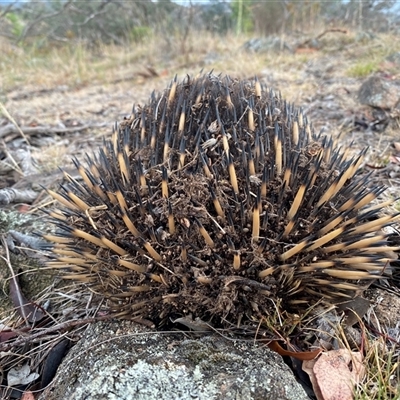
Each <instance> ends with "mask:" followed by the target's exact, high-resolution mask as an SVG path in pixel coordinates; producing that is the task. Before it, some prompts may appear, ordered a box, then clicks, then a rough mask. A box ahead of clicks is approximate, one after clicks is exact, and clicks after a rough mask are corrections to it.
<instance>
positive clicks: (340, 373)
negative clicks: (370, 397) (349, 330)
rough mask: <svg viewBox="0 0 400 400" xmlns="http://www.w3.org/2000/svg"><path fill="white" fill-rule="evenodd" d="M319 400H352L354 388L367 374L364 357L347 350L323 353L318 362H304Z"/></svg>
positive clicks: (304, 368)
mask: <svg viewBox="0 0 400 400" xmlns="http://www.w3.org/2000/svg"><path fill="white" fill-rule="evenodd" d="M303 371H305V372H307V373H308V375H309V376H310V380H311V383H312V385H313V389H314V393H315V395H316V397H317V399H318V400H352V399H353V386H354V384H355V383H358V382H359V381H360V380H361V379H362V378H363V376H364V374H365V367H364V366H363V364H362V355H361V353H359V352H351V351H349V350H347V349H340V350H333V351H329V352H326V353H322V354H321V355H320V357H319V358H318V359H317V360H312V361H304V363H303Z"/></svg>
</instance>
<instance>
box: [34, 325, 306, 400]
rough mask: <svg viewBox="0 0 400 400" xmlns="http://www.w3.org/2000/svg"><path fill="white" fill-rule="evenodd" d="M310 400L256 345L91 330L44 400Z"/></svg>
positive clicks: (137, 329) (126, 328)
mask: <svg viewBox="0 0 400 400" xmlns="http://www.w3.org/2000/svg"><path fill="white" fill-rule="evenodd" d="M55 399H57V400H58V399H71V400H83V399H85V400H95V399H96V400H117V399H118V400H129V399H135V400H153V399H160V400H178V399H198V400H214V399H215V400H219V399H221V400H222V399H225V400H229V399H232V400H233V399H235V400H241V399H243V400H252V399H254V400H256V399H260V400H261V399H263V400H268V399H273V400H277V399H279V400H285V399H287V400H289V399H290V400H303V399H304V400H306V399H308V397H307V395H306V393H305V391H304V390H303V388H302V387H301V386H300V384H299V383H297V382H296V380H295V378H294V376H293V374H292V372H291V371H290V369H289V367H288V366H287V365H286V364H284V363H283V361H282V359H281V357H280V356H279V355H278V354H276V353H273V352H271V351H270V350H269V349H268V348H267V347H266V346H265V345H257V344H255V343H254V341H253V340H248V341H243V340H240V341H239V340H227V339H224V338H222V337H221V336H217V335H216V334H213V335H209V336H203V337H200V338H192V337H187V335H185V334H184V333H179V332H167V333H159V332H155V331H150V330H148V329H144V328H143V327H141V326H139V325H137V324H133V323H128V322H113V323H110V322H103V323H98V324H94V325H92V326H90V327H89V328H88V330H87V331H86V333H85V335H84V337H83V338H82V339H81V340H80V341H79V342H78V344H76V345H75V346H74V347H73V348H72V350H71V351H70V352H69V354H68V355H67V356H66V358H65V359H64V360H63V362H62V364H61V365H60V367H59V369H58V372H57V375H56V377H55V380H54V381H53V383H52V384H51V385H50V386H49V387H48V388H47V389H46V390H45V391H44V392H43V394H42V395H41V396H40V398H39V400H55Z"/></svg>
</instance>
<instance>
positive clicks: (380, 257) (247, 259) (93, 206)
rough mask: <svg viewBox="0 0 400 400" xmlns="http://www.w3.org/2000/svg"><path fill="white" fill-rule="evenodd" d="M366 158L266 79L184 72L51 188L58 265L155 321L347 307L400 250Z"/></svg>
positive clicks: (121, 311) (121, 309)
mask: <svg viewBox="0 0 400 400" xmlns="http://www.w3.org/2000/svg"><path fill="white" fill-rule="evenodd" d="M364 154H365V151H363V152H361V153H360V154H358V155H356V156H354V157H352V158H350V159H347V158H346V155H345V152H343V151H342V150H341V149H340V148H339V147H337V146H336V145H334V143H333V140H332V139H331V138H330V137H326V136H323V135H321V134H319V135H317V134H315V133H314V131H313V129H312V127H311V125H310V124H309V123H308V121H307V119H306V117H305V116H304V115H303V114H302V112H301V110H299V109H297V108H295V107H293V106H292V105H291V104H289V103H287V102H286V101H284V100H282V98H281V97H280V95H279V94H276V93H275V92H273V91H272V90H267V89H266V88H265V87H263V86H262V85H261V84H260V82H259V81H258V80H257V79H255V80H253V81H242V80H234V79H231V78H229V77H221V76H215V75H213V74H206V75H202V76H200V77H198V78H190V77H187V78H186V79H185V80H183V82H181V83H178V82H177V80H176V79H175V80H174V81H173V82H172V83H171V85H170V86H169V87H168V89H167V90H165V92H163V93H162V94H160V95H155V94H153V95H152V96H151V99H150V101H149V103H148V104H146V105H145V106H143V107H134V109H133V112H132V115H131V116H130V117H129V118H126V119H125V120H124V121H122V122H121V123H120V124H119V125H116V126H115V129H114V132H113V135H112V138H111V139H110V140H105V141H104V145H103V147H102V148H101V149H100V150H99V152H98V153H97V154H96V155H94V156H93V157H90V156H87V160H86V163H87V165H86V166H84V165H82V164H81V163H80V162H78V161H77V160H75V164H76V167H77V169H78V171H79V173H80V176H81V177H82V180H81V181H78V180H75V179H73V178H72V177H70V176H67V178H68V181H69V182H68V184H66V185H65V186H62V187H61V189H60V191H59V192H58V193H55V192H53V191H49V193H50V194H51V195H52V196H53V197H54V198H55V199H56V200H58V201H59V203H60V204H61V209H60V210H58V211H55V212H52V213H51V217H52V220H53V222H54V223H55V224H56V225H57V227H58V231H57V232H58V233H56V234H55V235H52V236H50V235H47V236H46V238H47V239H48V240H49V241H52V242H55V245H54V247H53V253H54V255H55V258H56V260H55V261H52V262H51V265H53V266H54V267H57V268H63V269H64V278H67V279H73V280H76V281H81V282H84V283H85V284H86V285H87V287H88V288H89V289H90V290H92V291H94V292H95V293H98V294H100V295H101V296H104V298H106V299H107V301H108V305H109V307H110V310H112V311H114V312H115V313H117V314H118V315H119V316H120V317H126V318H144V319H148V320H151V321H153V322H154V323H156V324H158V325H161V324H163V323H164V322H166V321H167V320H168V318H169V317H171V316H183V315H188V314H192V316H193V317H201V318H202V319H205V320H207V321H210V320H213V321H215V322H221V321H225V320H227V321H229V322H233V323H236V322H237V321H238V320H242V319H243V318H254V317H256V318H258V319H259V318H260V316H262V315H266V314H268V313H269V312H270V310H271V308H272V307H273V304H274V303H276V302H277V301H278V300H280V302H279V304H281V306H282V307H287V308H289V309H301V308H304V307H308V306H309V305H310V304H314V303H316V302H317V301H321V300H322V302H324V303H329V304H337V303H340V302H343V301H345V300H348V299H351V298H353V297H354V296H356V295H358V294H359V293H360V292H362V290H363V289H365V288H366V287H367V286H368V285H369V284H370V283H371V282H372V281H374V280H376V279H378V278H382V276H384V275H385V273H386V269H387V266H388V263H389V262H390V261H391V259H390V258H389V256H388V254H389V253H390V252H391V251H392V250H397V248H396V247H394V246H390V245H389V244H388V243H387V235H385V233H383V232H382V228H383V227H385V226H388V225H391V224H393V223H394V222H395V221H397V220H398V215H383V216H381V214H380V212H381V208H382V207H384V206H385V205H386V204H389V202H387V203H385V204H381V205H371V202H372V201H373V200H374V199H376V198H377V197H378V196H379V195H380V194H381V193H382V192H383V190H384V187H381V186H378V187H372V188H371V187H368V186H367V184H366V183H367V180H368V175H365V174H358V171H359V167H360V165H361V163H362V161H363V157H364ZM65 269H66V270H65ZM65 271H67V272H65Z"/></svg>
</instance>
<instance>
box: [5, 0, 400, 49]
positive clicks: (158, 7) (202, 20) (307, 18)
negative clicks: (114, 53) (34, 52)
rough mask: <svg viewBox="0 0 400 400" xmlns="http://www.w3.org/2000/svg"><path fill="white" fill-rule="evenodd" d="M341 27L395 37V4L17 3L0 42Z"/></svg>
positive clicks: (313, 0)
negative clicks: (390, 33) (4, 40)
mask: <svg viewBox="0 0 400 400" xmlns="http://www.w3.org/2000/svg"><path fill="white" fill-rule="evenodd" d="M329 26H335V27H338V26H340V27H346V28H351V29H357V30H372V31H374V32H388V31H391V32H393V31H396V30H397V31H398V30H399V29H400V9H399V7H397V6H396V1H395V0H383V1H377V0H346V1H343V0H337V1H329V2H326V1H323V0H320V1H318V0H278V1H255V0H239V1H233V0H232V1H221V0H209V1H202V2H199V1H197V2H196V1H181V2H173V1H170V0H162V1H161V0H159V1H151V0H141V1H113V0H100V1H84V2H82V1H78V0H55V1H28V2H21V1H14V2H9V3H8V4H7V2H4V1H3V2H1V3H0V36H2V37H3V38H6V39H7V41H8V42H10V43H12V44H14V45H18V46H27V45H30V46H36V47H37V48H46V47H48V46H50V45H51V46H54V45H61V44H75V43H76V42H78V41H79V42H80V43H84V44H85V45H86V46H88V47H96V45H98V44H99V43H102V44H104V43H113V44H117V45H126V44H130V43H132V42H134V43H139V42H143V41H146V40H147V39H149V38H152V37H157V38H159V40H160V41H162V42H166V43H167V44H168V41H174V40H176V38H177V37H180V38H182V37H185V36H187V35H188V34H189V32H192V31H195V32H201V31H206V32H211V33H213V34H218V35H221V36H223V35H226V34H231V33H235V34H243V33H244V34H253V35H257V36H268V35H277V34H296V33H297V34H304V33H306V32H310V31H312V30H315V29H316V28H317V29H318V28H326V27H329Z"/></svg>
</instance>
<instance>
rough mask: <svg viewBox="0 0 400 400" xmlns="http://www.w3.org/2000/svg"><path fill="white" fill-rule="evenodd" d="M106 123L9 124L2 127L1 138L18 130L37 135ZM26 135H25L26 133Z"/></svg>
mask: <svg viewBox="0 0 400 400" xmlns="http://www.w3.org/2000/svg"><path fill="white" fill-rule="evenodd" d="M105 125H106V123H101V124H93V125H91V124H85V125H81V126H74V127H71V128H63V127H59V126H53V127H52V126H49V125H42V126H34V127H31V126H25V127H24V126H23V127H21V128H18V129H16V127H15V126H14V125H12V124H8V125H6V126H4V127H3V128H1V129H0V138H2V137H4V136H6V135H9V134H12V133H17V132H20V131H21V132H22V131H23V132H25V134H27V135H35V134H52V133H73V132H80V131H84V130H85V129H90V128H99V127H103V126H105ZM24 136H25V135H24Z"/></svg>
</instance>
